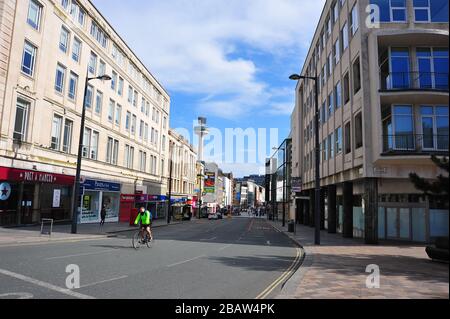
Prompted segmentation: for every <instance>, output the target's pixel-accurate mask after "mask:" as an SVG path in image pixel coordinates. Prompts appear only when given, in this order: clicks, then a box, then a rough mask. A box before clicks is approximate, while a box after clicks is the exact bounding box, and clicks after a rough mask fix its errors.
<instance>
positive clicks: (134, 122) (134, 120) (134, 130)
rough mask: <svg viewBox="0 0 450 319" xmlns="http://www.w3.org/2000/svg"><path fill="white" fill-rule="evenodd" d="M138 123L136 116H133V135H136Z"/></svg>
mask: <svg viewBox="0 0 450 319" xmlns="http://www.w3.org/2000/svg"><path fill="white" fill-rule="evenodd" d="M136 122H137V117H136V115H134V114H133V118H132V121H131V134H133V135H134V134H136Z"/></svg>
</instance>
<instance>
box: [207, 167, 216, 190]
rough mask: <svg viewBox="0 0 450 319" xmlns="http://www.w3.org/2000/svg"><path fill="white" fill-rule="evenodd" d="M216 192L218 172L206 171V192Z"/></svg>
mask: <svg viewBox="0 0 450 319" xmlns="http://www.w3.org/2000/svg"><path fill="white" fill-rule="evenodd" d="M215 192H216V173H214V172H206V177H205V193H207V194H214V193H215Z"/></svg>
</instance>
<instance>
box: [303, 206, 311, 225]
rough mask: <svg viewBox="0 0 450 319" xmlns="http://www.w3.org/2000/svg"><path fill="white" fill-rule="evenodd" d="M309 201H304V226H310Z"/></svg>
mask: <svg viewBox="0 0 450 319" xmlns="http://www.w3.org/2000/svg"><path fill="white" fill-rule="evenodd" d="M310 204H311V203H310V202H309V200H303V225H305V226H308V225H309V206H310Z"/></svg>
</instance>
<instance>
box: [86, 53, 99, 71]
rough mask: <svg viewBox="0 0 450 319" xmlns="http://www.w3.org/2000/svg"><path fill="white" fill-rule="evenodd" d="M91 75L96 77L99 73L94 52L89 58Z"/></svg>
mask: <svg viewBox="0 0 450 319" xmlns="http://www.w3.org/2000/svg"><path fill="white" fill-rule="evenodd" d="M88 70H89V73H91V74H93V75H96V73H97V55H96V54H95V53H94V52H91V56H90V58H89V66H88Z"/></svg>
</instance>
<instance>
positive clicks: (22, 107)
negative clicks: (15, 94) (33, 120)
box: [13, 99, 30, 141]
mask: <svg viewBox="0 0 450 319" xmlns="http://www.w3.org/2000/svg"><path fill="white" fill-rule="evenodd" d="M29 111H30V103H28V102H27V101H25V100H22V99H17V104H16V119H15V122H14V133H13V138H14V140H17V141H25V140H26V135H27V124H28V113H29Z"/></svg>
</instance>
